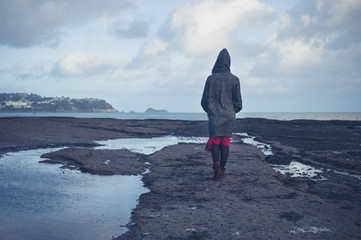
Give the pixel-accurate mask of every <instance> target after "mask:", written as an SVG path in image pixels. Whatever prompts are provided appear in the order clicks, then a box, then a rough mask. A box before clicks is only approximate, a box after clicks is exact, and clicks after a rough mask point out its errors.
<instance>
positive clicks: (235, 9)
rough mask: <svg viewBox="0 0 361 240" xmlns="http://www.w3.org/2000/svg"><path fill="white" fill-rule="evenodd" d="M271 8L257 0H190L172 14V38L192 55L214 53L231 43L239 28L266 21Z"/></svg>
mask: <svg viewBox="0 0 361 240" xmlns="http://www.w3.org/2000/svg"><path fill="white" fill-rule="evenodd" d="M272 14H273V11H272V9H271V8H269V7H267V6H266V5H264V4H261V3H259V2H258V1H257V0H249V1H242V0H229V1H220V0H206V1H197V2H195V3H194V4H187V5H185V6H184V7H182V8H180V9H178V10H177V11H176V12H174V14H173V15H172V18H171V21H170V23H169V28H170V31H171V32H172V33H173V34H174V35H173V39H172V41H174V42H175V43H176V45H178V46H180V47H181V49H182V50H183V51H184V52H185V53H186V54H187V55H189V56H199V55H204V54H208V53H214V49H222V48H223V47H227V46H228V45H229V44H230V43H231V42H232V41H233V40H234V39H235V38H236V35H237V31H239V30H242V29H243V30H244V29H250V28H255V27H257V26H259V25H262V24H265V23H266V22H267V20H269V19H271V18H270V16H271V15H272Z"/></svg>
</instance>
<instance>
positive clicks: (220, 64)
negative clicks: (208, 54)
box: [212, 48, 231, 74]
mask: <svg viewBox="0 0 361 240" xmlns="http://www.w3.org/2000/svg"><path fill="white" fill-rule="evenodd" d="M230 67H231V56H230V55H229V53H228V51H227V49H225V48H223V50H222V51H221V52H220V53H219V54H218V57H217V60H216V63H215V64H214V67H213V69H212V74H213V73H217V72H230V71H231V69H230Z"/></svg>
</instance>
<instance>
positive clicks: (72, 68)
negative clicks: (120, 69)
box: [53, 52, 115, 77]
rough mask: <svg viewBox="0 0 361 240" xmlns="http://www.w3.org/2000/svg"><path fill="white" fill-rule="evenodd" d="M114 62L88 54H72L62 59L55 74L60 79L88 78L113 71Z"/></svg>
mask: <svg viewBox="0 0 361 240" xmlns="http://www.w3.org/2000/svg"><path fill="white" fill-rule="evenodd" d="M114 67H115V66H113V64H112V61H110V60H107V59H103V58H101V57H98V56H95V55H93V54H88V53H82V52H77V53H72V54H69V55H67V56H65V57H64V58H62V59H61V60H60V61H59V62H58V63H57V64H56V67H55V70H54V72H53V74H54V75H55V76H60V77H86V76H93V75H99V74H104V73H106V72H107V71H109V70H110V69H113V68H114Z"/></svg>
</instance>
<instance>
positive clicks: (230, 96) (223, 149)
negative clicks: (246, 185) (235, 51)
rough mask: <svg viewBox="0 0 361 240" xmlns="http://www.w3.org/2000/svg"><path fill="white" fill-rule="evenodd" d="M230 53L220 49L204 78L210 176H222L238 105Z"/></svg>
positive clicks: (239, 95) (216, 178) (239, 94)
mask: <svg viewBox="0 0 361 240" xmlns="http://www.w3.org/2000/svg"><path fill="white" fill-rule="evenodd" d="M230 66H231V57H230V55H229V53H228V51H227V49H225V48H224V49H223V50H222V51H221V52H220V53H219V55H218V57H217V60H216V63H215V64H214V67H213V69H212V75H210V76H209V77H208V78H207V81H206V84H205V87H204V91H203V96H202V101H201V105H202V108H203V110H204V111H205V112H206V113H207V115H208V131H209V140H208V142H207V145H206V150H207V151H210V152H212V158H213V170H214V177H213V178H214V180H218V179H220V178H222V177H224V171H225V166H226V163H227V159H228V153H229V143H230V137H231V135H232V130H233V124H234V121H235V119H236V113H237V112H239V111H241V109H242V96H241V87H240V82H239V79H238V78H237V77H236V76H235V75H233V74H232V73H231V70H230Z"/></svg>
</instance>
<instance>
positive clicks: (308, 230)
mask: <svg viewBox="0 0 361 240" xmlns="http://www.w3.org/2000/svg"><path fill="white" fill-rule="evenodd" d="M328 231H331V230H330V229H328V228H324V227H309V228H296V229H295V230H290V231H289V232H290V233H315V234H320V233H323V232H328Z"/></svg>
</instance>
